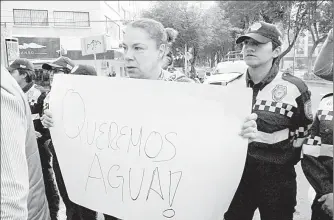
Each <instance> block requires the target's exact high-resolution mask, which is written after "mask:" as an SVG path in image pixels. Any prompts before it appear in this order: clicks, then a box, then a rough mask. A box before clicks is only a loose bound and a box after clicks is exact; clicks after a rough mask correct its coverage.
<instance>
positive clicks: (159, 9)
mask: <svg viewBox="0 0 334 220" xmlns="http://www.w3.org/2000/svg"><path fill="white" fill-rule="evenodd" d="M215 3H216V5H213V6H212V7H210V8H208V9H206V10H201V9H200V8H198V7H196V6H195V4H190V3H189V2H185V1H159V2H157V3H156V4H155V5H154V7H153V8H152V10H150V11H146V12H145V13H144V17H150V18H153V19H156V20H158V21H160V22H162V24H163V25H164V26H165V27H172V28H175V29H176V30H178V31H179V37H178V39H177V41H176V43H175V46H174V48H179V49H181V48H184V45H185V44H187V45H188V46H189V47H193V48H194V49H195V51H197V53H196V55H197V56H196V57H211V59H212V58H213V57H218V60H220V58H221V57H222V56H223V55H225V54H226V53H227V51H229V50H236V48H235V47H236V45H235V40H236V38H237V37H238V36H239V35H241V34H243V33H245V31H246V30H247V29H248V28H249V26H250V25H251V24H252V23H254V22H257V21H265V22H268V23H273V24H275V25H277V26H278V27H279V29H280V30H281V32H282V34H283V35H284V36H285V37H284V39H285V41H286V42H287V46H286V48H283V49H284V51H283V52H282V54H281V55H280V57H279V59H281V58H282V57H284V56H285V55H286V54H287V53H288V52H290V50H291V49H292V48H293V46H294V44H295V43H296V41H297V38H298V37H299V36H300V35H303V34H304V32H305V30H308V31H309V32H310V34H311V37H312V41H313V45H314V48H312V49H311V50H310V51H309V53H310V55H312V53H313V51H314V49H315V47H316V46H317V45H318V44H319V43H321V42H322V41H323V40H324V39H325V38H326V34H327V32H328V30H329V29H330V28H331V27H332V25H333V1H216V2H215ZM217 6H218V7H217ZM238 48H239V49H241V48H240V47H238V46H237V49H238ZM181 51H182V49H181Z"/></svg>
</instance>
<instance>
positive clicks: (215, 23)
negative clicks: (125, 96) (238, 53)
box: [200, 5, 241, 67]
mask: <svg viewBox="0 0 334 220" xmlns="http://www.w3.org/2000/svg"><path fill="white" fill-rule="evenodd" d="M200 26H201V27H202V34H201V37H200V45H201V46H202V47H201V49H202V50H201V55H202V56H203V57H205V58H206V57H210V60H211V62H210V63H211V67H213V65H214V63H215V61H220V60H221V59H222V57H223V56H224V55H225V54H226V53H227V52H228V51H229V50H231V48H233V45H234V41H235V39H234V37H233V34H234V33H235V32H236V31H241V30H240V29H239V28H236V27H233V26H232V25H231V24H230V23H229V21H228V20H226V19H224V11H222V10H221V9H220V8H219V7H217V6H216V5H214V6H212V7H210V8H209V9H208V10H207V11H205V13H204V14H203V17H202V24H201V25H200Z"/></svg>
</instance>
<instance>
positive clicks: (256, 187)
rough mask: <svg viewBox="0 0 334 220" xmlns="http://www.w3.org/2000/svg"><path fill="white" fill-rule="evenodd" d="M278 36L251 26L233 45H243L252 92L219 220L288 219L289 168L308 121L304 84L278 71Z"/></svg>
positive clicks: (292, 175)
mask: <svg viewBox="0 0 334 220" xmlns="http://www.w3.org/2000/svg"><path fill="white" fill-rule="evenodd" d="M281 38H282V35H281V33H280V31H279V30H278V29H277V27H276V26H275V25H273V24H269V23H265V22H259V23H255V24H253V25H252V26H251V27H250V28H249V29H248V30H247V32H246V34H245V35H242V36H240V37H239V38H238V39H237V41H236V43H237V44H239V43H243V52H244V60H245V62H246V64H247V66H248V69H247V73H246V85H247V86H248V87H251V88H252V90H253V100H252V114H251V115H250V116H249V117H248V118H247V119H246V121H245V124H244V125H243V128H242V132H241V135H242V136H243V137H246V138H249V144H248V151H247V157H246V163H245V168H244V172H243V174H242V177H241V181H240V183H239V186H238V188H237V191H236V192H235V195H234V197H233V199H232V201H231V204H230V206H229V208H228V210H227V211H226V213H225V215H224V218H225V220H240V219H242V220H251V219H253V215H254V212H255V210H256V209H257V208H258V209H259V211H260V215H261V219H262V220H282V219H284V220H292V219H293V213H294V212H295V206H296V203H297V202H296V195H297V183H296V172H295V168H294V165H296V164H297V163H298V161H299V160H300V154H301V145H302V143H303V141H304V139H305V137H307V135H308V130H309V128H310V125H311V123H312V121H313V116H312V109H311V101H310V96H311V93H310V91H309V89H308V87H307V85H306V84H305V83H304V82H303V81H302V80H301V79H299V78H297V77H294V76H292V75H291V74H289V73H286V72H285V73H282V72H280V71H279V68H278V64H277V62H276V60H277V59H278V56H279V55H280V53H281V45H282V41H281Z"/></svg>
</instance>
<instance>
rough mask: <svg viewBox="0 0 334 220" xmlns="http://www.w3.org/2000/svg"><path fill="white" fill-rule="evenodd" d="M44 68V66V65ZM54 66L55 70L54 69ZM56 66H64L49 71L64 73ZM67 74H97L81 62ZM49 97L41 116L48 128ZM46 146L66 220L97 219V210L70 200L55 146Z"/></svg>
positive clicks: (107, 217) (105, 216)
mask: <svg viewBox="0 0 334 220" xmlns="http://www.w3.org/2000/svg"><path fill="white" fill-rule="evenodd" d="M44 68H45V66H44ZM54 68H55V69H56V70H54ZM57 68H64V67H63V66H62V67H55V66H52V68H51V70H50V73H51V74H52V73H53V74H52V75H54V74H59V73H61V74H64V72H63V71H61V72H59V71H58V72H57ZM68 74H73V75H88V76H97V72H96V70H95V68H94V67H92V66H90V65H83V64H79V65H75V66H74V67H73V68H72V69H71V71H70V72H69V73H68ZM51 79H52V80H53V77H51ZM48 101H49V99H47V102H46V103H45V108H44V110H45V113H46V114H45V117H43V124H44V125H45V126H46V127H47V128H50V127H52V126H53V122H52V121H51V120H50V119H49V118H48V117H47V115H48V114H49V104H48ZM48 148H49V149H50V150H51V151H52V155H53V169H54V171H55V174H56V179H57V185H58V188H59V191H60V194H61V196H62V199H63V201H64V204H65V206H66V215H67V220H94V219H97V214H98V213H97V212H96V211H93V210H91V209H88V208H86V207H83V206H80V205H78V204H76V203H74V202H72V201H71V200H70V198H69V196H68V193H67V190H66V186H65V182H64V179H63V176H62V173H61V170H60V166H59V162H58V158H57V154H56V152H55V147H54V145H53V142H52V140H50V141H49V144H48ZM104 218H105V220H117V218H115V217H113V216H109V215H106V214H104Z"/></svg>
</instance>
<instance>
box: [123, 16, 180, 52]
mask: <svg viewBox="0 0 334 220" xmlns="http://www.w3.org/2000/svg"><path fill="white" fill-rule="evenodd" d="M128 26H131V27H134V28H142V29H144V30H145V31H146V32H147V33H148V34H149V36H150V37H151V38H152V39H153V40H155V41H156V43H157V47H159V46H160V45H161V44H167V46H168V47H170V46H171V45H172V44H173V43H174V41H175V39H176V37H177V35H178V32H177V31H176V30H175V29H173V28H164V26H163V25H162V24H161V22H159V21H156V20H153V19H150V18H141V19H138V20H135V21H132V22H131V23H129V24H128Z"/></svg>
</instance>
